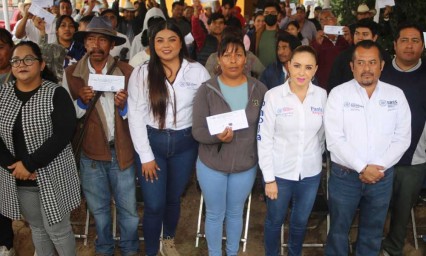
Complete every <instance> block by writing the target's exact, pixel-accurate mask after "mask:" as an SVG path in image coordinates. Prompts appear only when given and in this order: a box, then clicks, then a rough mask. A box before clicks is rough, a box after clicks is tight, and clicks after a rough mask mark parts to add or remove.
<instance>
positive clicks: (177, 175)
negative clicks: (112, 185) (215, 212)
mask: <svg viewBox="0 0 426 256" xmlns="http://www.w3.org/2000/svg"><path fill="white" fill-rule="evenodd" d="M152 29H153V30H152V34H151V37H150V42H149V47H150V52H151V58H150V60H149V63H147V64H142V65H140V66H137V67H136V68H135V69H134V70H133V72H132V75H131V77H130V79H129V99H128V104H129V128H130V134H131V136H132V142H133V145H134V147H135V149H136V152H137V153H138V155H139V157H140V159H141V162H142V170H141V171H139V172H138V176H139V182H140V184H141V187H142V194H143V199H144V215H143V232H144V238H145V255H148V256H152V255H157V254H158V249H159V245H160V244H159V238H160V233H161V228H162V227H163V238H164V239H163V252H164V254H166V255H178V252H177V251H176V248H175V245H174V237H175V234H176V226H177V224H178V221H179V215H180V197H181V195H182V193H183V191H184V190H185V187H186V185H187V184H188V181H189V179H190V177H191V175H192V173H193V171H194V166H195V160H196V157H197V150H198V143H197V141H195V140H194V138H193V137H192V135H191V129H192V105H193V102H194V97H195V93H196V92H197V89H198V88H199V87H200V85H201V83H202V82H204V81H206V80H208V79H209V78H210V76H209V74H208V72H207V70H206V69H205V68H204V67H203V66H201V64H199V63H196V62H191V61H188V60H187V56H188V55H187V50H186V47H185V45H184V40H183V36H182V34H181V33H180V31H179V29H178V28H177V26H176V25H174V24H172V23H169V22H166V21H162V22H160V23H158V24H156V25H155V26H154V27H153V28H152ZM162 254H163V253H162Z"/></svg>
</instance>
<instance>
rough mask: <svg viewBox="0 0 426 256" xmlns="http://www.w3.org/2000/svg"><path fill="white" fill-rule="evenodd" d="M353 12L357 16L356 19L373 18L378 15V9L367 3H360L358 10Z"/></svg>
mask: <svg viewBox="0 0 426 256" xmlns="http://www.w3.org/2000/svg"><path fill="white" fill-rule="evenodd" d="M352 14H353V15H354V16H356V20H362V19H367V18H373V17H374V15H376V9H370V8H369V7H368V5H367V4H360V5H358V8H357V9H356V11H352Z"/></svg>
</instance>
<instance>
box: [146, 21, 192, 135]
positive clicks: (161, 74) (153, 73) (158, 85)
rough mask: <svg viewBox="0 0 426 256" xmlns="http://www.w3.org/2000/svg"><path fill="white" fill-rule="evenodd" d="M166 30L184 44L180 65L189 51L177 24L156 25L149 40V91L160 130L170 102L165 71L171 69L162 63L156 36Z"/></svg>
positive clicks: (163, 22)
mask: <svg viewBox="0 0 426 256" xmlns="http://www.w3.org/2000/svg"><path fill="white" fill-rule="evenodd" d="M164 29H168V30H171V31H173V32H175V33H176V34H177V35H178V37H179V39H180V41H181V43H182V47H181V49H180V52H179V60H180V63H182V61H183V59H184V58H187V57H188V50H187V49H186V47H185V40H184V38H183V36H182V33H181V32H180V30H179V28H178V27H177V26H176V25H175V24H173V23H170V22H167V21H161V22H160V23H158V24H156V25H154V27H153V29H152V33H151V34H150V38H149V50H150V52H151V57H150V59H149V63H148V89H149V101H150V106H151V111H152V114H153V116H154V119H155V120H156V121H158V124H159V128H160V129H163V128H164V125H165V122H166V110H167V104H168V102H169V92H168V90H167V85H166V79H167V77H166V73H165V71H164V70H165V69H170V67H168V66H166V65H164V64H163V63H162V62H161V59H160V57H159V56H158V55H157V53H156V52H155V36H156V35H157V33H158V32H160V31H161V30H164ZM175 104H176V103H175ZM174 111H176V106H175V107H174ZM173 116H174V123H176V112H174V113H173Z"/></svg>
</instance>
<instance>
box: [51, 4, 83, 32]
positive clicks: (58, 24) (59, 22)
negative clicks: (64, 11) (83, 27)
mask: <svg viewBox="0 0 426 256" xmlns="http://www.w3.org/2000/svg"><path fill="white" fill-rule="evenodd" d="M64 1H65V0H64ZM65 2H67V1H65ZM65 19H69V20H70V21H72V24H73V25H74V29H75V31H74V33H75V32H76V31H77V30H78V24H77V23H76V22H75V21H74V19H73V18H72V17H71V16H69V15H61V16H59V18H58V19H57V20H56V32H58V29H59V27H60V26H61V23H62V21H63V20H65Z"/></svg>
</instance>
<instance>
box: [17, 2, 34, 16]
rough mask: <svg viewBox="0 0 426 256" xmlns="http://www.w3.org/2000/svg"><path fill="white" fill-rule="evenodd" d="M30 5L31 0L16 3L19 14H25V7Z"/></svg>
mask: <svg viewBox="0 0 426 256" xmlns="http://www.w3.org/2000/svg"><path fill="white" fill-rule="evenodd" d="M31 3H32V0H25V1H24V2H20V3H18V9H19V11H20V12H21V15H24V14H25V11H24V10H25V6H26V5H29V4H31Z"/></svg>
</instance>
